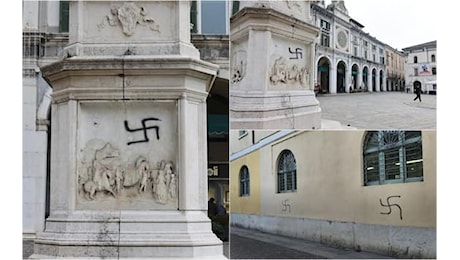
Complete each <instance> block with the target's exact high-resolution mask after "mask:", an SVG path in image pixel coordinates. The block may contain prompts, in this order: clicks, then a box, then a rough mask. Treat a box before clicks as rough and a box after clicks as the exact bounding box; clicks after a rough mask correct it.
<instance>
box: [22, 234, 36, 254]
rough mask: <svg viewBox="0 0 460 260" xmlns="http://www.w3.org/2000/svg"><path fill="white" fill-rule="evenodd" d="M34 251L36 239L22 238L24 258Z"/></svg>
mask: <svg viewBox="0 0 460 260" xmlns="http://www.w3.org/2000/svg"><path fill="white" fill-rule="evenodd" d="M33 252H34V241H33V240H26V239H24V240H22V258H23V259H26V258H28V257H29V256H31V255H32V253H33Z"/></svg>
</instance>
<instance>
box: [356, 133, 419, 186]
mask: <svg viewBox="0 0 460 260" xmlns="http://www.w3.org/2000/svg"><path fill="white" fill-rule="evenodd" d="M363 159H364V164H363V166H364V185H365V186H368V185H379V184H388V183H401V182H412V181H423V156H422V136H421V132H420V131H399V130H398V131H369V132H368V133H367V134H366V138H365V140H364V146H363Z"/></svg>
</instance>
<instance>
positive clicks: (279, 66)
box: [270, 57, 287, 85]
mask: <svg viewBox="0 0 460 260" xmlns="http://www.w3.org/2000/svg"><path fill="white" fill-rule="evenodd" d="M286 76H287V75H286V64H285V62H284V60H283V57H279V58H278V59H276V60H275V64H274V65H273V70H272V74H271V75H270V81H271V82H272V83H273V84H274V85H276V84H278V83H279V82H282V83H286Z"/></svg>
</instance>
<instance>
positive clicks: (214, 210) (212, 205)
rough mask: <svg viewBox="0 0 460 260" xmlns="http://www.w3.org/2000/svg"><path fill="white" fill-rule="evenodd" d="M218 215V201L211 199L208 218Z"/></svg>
mask: <svg viewBox="0 0 460 260" xmlns="http://www.w3.org/2000/svg"><path fill="white" fill-rule="evenodd" d="M215 215H217V205H216V199H214V198H210V199H209V201H208V217H209V218H211V217H214V216H215Z"/></svg>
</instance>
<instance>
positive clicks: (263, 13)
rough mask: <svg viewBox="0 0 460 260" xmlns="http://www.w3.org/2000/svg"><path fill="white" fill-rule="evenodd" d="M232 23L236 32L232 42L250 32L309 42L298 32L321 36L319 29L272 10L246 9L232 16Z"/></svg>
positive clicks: (231, 35) (232, 36) (233, 34)
mask: <svg viewBox="0 0 460 260" xmlns="http://www.w3.org/2000/svg"><path fill="white" fill-rule="evenodd" d="M230 22H231V23H232V26H231V27H232V28H234V30H235V31H236V32H233V30H232V32H231V34H230V38H231V39H230V40H231V41H235V40H238V39H240V38H242V37H245V35H248V31H250V30H258V31H270V32H272V33H274V34H278V35H280V36H282V37H289V38H293V39H296V40H300V41H307V42H309V41H311V40H310V39H309V38H308V37H304V36H303V35H301V34H300V33H298V32H308V33H310V34H313V35H315V36H316V37H318V36H319V28H318V27H316V26H314V25H311V24H309V23H306V22H304V21H301V20H299V19H297V18H294V17H292V16H289V15H287V14H284V13H281V12H279V11H277V10H274V9H270V8H255V7H245V8H243V9H241V10H240V11H239V12H238V13H236V14H235V15H234V16H232V17H231V18H230ZM295 28H299V30H295Z"/></svg>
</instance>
